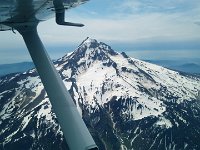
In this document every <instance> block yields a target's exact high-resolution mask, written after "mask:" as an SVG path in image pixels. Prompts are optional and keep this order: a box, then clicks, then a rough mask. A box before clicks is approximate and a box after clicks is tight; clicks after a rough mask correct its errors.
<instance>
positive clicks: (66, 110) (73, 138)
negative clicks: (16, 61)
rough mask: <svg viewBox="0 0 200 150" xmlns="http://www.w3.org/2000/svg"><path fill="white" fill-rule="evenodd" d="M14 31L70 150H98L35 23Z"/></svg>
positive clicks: (19, 27)
mask: <svg viewBox="0 0 200 150" xmlns="http://www.w3.org/2000/svg"><path fill="white" fill-rule="evenodd" d="M16 29H17V30H18V32H19V33H20V34H21V35H22V36H23V39H24V41H25V43H26V46H27V48H28V50H29V53H30V55H31V57H32V59H33V62H34V64H35V67H36V69H37V71H38V73H39V75H40V78H41V80H42V82H43V85H44V87H45V90H46V91H47V94H48V96H49V99H50V102H51V104H52V107H53V111H54V112H55V114H56V116H57V118H58V121H59V124H60V126H61V129H62V131H63V133H64V136H65V139H66V141H67V144H68V146H69V148H70V150H98V148H97V146H96V144H95V142H94V140H93V138H92V136H91V135H90V133H89V131H88V129H87V127H86V125H85V123H84V122H83V120H82V118H81V116H80V115H79V113H78V111H77V108H76V106H75V104H74V102H73V100H72V98H71V96H70V94H69V93H68V91H67V89H66V87H65V85H64V83H63V81H62V79H61V77H60V76H59V74H58V72H57V71H56V69H55V67H54V65H53V63H52V61H51V59H50V57H49V56H48V54H47V52H46V50H45V48H44V46H43V44H42V41H41V40H40V38H39V36H38V33H37V23H36V24H35V25H29V26H18V27H16Z"/></svg>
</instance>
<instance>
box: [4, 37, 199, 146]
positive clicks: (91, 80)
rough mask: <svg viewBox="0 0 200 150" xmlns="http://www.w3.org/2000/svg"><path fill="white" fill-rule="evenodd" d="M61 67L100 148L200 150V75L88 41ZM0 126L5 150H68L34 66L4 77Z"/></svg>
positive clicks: (65, 79) (59, 64)
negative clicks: (183, 73)
mask: <svg viewBox="0 0 200 150" xmlns="http://www.w3.org/2000/svg"><path fill="white" fill-rule="evenodd" d="M55 66H56V68H57V70H58V71H59V73H60V75H61V77H62V79H63V81H64V83H65V85H66V87H67V89H68V90H69V92H70V94H71V96H72V98H73V100H74V102H75V104H76V106H77V109H78V111H79V112H80V114H81V115H82V117H83V119H84V121H85V123H86V125H87V126H88V128H89V130H90V132H91V134H92V136H93V137H94V139H95V141H96V143H97V144H98V146H99V148H100V150H104V149H109V150H112V149H113V150H117V149H141V150H146V149H152V150H153V149H160V150H161V149H200V144H199V143H200V141H199V140H198V138H196V137H197V136H198V135H199V134H200V127H199V123H200V118H199V116H200V106H199V100H200V95H199V91H200V79H199V78H197V77H195V76H183V75H181V74H180V73H178V72H175V71H172V70H169V69H166V68H163V67H160V66H157V65H153V64H150V63H147V62H144V61H140V60H137V59H133V58H130V57H128V56H127V55H126V54H125V53H122V54H119V53H117V52H115V51H114V50H112V48H111V47H110V46H108V45H106V44H104V43H102V42H97V41H96V40H93V39H89V38H87V39H86V40H84V41H83V43H81V44H80V45H79V47H78V48H77V49H76V50H75V51H74V52H72V53H71V54H68V55H66V56H64V57H62V58H60V59H59V60H57V61H56V62H55ZM0 129H2V130H1V131H0V143H1V144H0V149H3V148H4V149H13V148H15V149H21V147H22V145H23V146H26V147H24V149H67V146H66V143H64V140H63V138H64V137H63V134H62V131H61V129H60V126H59V125H58V122H57V120H56V116H55V114H54V113H52V108H51V104H50V103H49V100H48V97H47V95H46V92H45V90H44V89H43V85H42V84H41V81H40V78H39V77H38V75H37V73H36V71H35V70H34V69H33V70H30V71H28V72H25V73H23V74H17V75H15V76H5V77H3V78H1V80H0ZM24 143H26V144H24ZM144 143H145V144H144Z"/></svg>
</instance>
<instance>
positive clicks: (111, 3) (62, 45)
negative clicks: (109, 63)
mask: <svg viewBox="0 0 200 150" xmlns="http://www.w3.org/2000/svg"><path fill="white" fill-rule="evenodd" d="M66 19H67V20H68V21H72V22H81V23H83V24H85V27H83V28H74V27H63V26H58V25H56V23H55V22H54V19H50V20H48V21H45V22H42V23H41V24H40V25H39V27H38V31H39V34H40V36H41V39H42V40H43V42H44V44H45V47H46V48H47V50H48V52H49V53H50V55H51V57H52V58H53V59H55V58H58V57H60V56H62V55H64V54H65V53H67V52H69V51H72V50H74V49H75V48H76V46H77V45H79V44H80V43H81V42H82V41H83V40H84V39H85V38H86V37H88V36H89V37H91V38H95V39H97V40H98V41H102V42H105V43H107V44H109V45H110V46H111V47H113V49H116V50H118V51H126V52H127V53H128V54H129V55H131V56H132V57H136V58H139V59H200V2H199V0H189V1H188V0H162V1H156V0H90V1H89V2H87V3H86V4H84V5H81V6H79V7H77V8H74V9H71V10H69V11H67V12H66ZM0 41H1V44H0V52H1V55H0V63H12V62H20V61H29V60H30V56H29V54H28V52H27V50H26V47H25V45H24V43H23V40H22V38H21V36H20V35H19V34H18V33H17V34H13V33H12V32H0Z"/></svg>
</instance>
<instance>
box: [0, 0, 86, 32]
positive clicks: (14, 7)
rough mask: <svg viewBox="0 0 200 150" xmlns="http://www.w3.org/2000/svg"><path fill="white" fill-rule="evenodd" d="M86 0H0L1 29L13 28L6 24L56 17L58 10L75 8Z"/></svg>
mask: <svg viewBox="0 0 200 150" xmlns="http://www.w3.org/2000/svg"><path fill="white" fill-rule="evenodd" d="M86 1H88V0H64V1H62V0H0V31H5V30H9V29H11V27H10V26H6V24H11V23H15V24H16V23H31V22H40V21H45V20H48V19H50V18H52V17H54V15H55V12H56V11H63V10H64V9H65V10H67V9H70V8H74V7H76V6H78V5H81V4H83V3H85V2H86ZM62 7H63V8H62Z"/></svg>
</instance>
